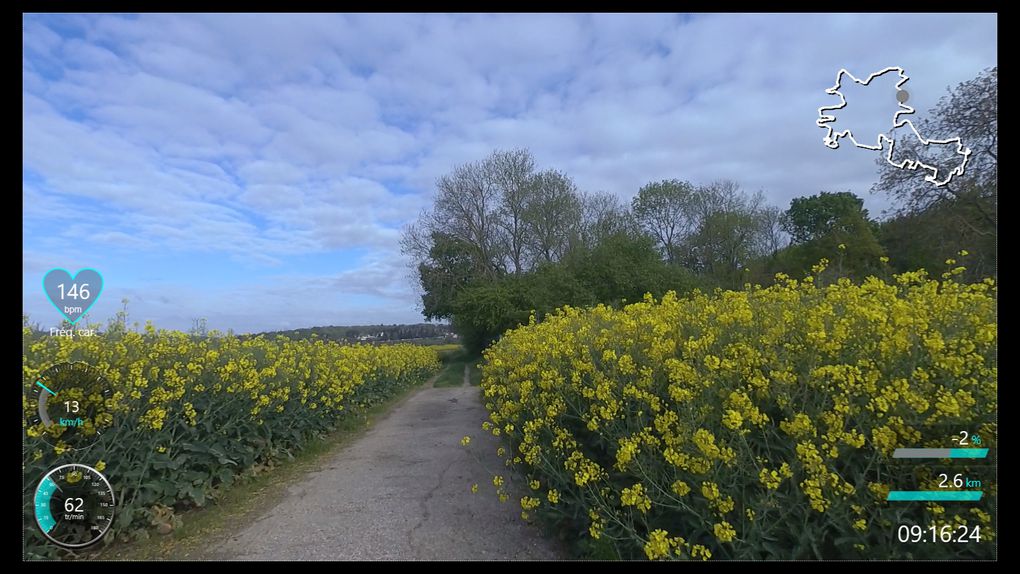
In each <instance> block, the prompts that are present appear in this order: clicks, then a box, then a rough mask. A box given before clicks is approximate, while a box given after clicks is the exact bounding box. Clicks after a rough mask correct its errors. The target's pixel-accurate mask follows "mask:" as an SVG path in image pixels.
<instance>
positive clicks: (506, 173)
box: [485, 149, 535, 273]
mask: <svg viewBox="0 0 1020 574" xmlns="http://www.w3.org/2000/svg"><path fill="white" fill-rule="evenodd" d="M485 166H486V170H487V172H488V175H489V177H490V178H491V179H492V182H493V184H494V185H495V186H496V188H497V190H498V192H499V208H498V209H499V217H498V219H497V220H496V221H497V224H498V225H499V227H500V231H501V242H502V243H503V250H504V251H505V253H506V256H507V257H508V259H509V266H510V267H511V268H512V270H513V272H514V273H520V272H521V271H524V256H525V249H526V246H527V243H528V241H527V233H528V229H527V225H526V222H525V212H526V211H527V209H528V205H529V203H530V202H531V201H532V198H533V196H534V194H535V179H534V171H535V158H534V157H532V155H531V152H529V151H528V150H526V149H514V150H510V151H499V150H497V151H495V152H493V153H492V155H491V156H489V158H488V159H487V160H486V161H485Z"/></svg>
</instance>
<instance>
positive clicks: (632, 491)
mask: <svg viewBox="0 0 1020 574" xmlns="http://www.w3.org/2000/svg"><path fill="white" fill-rule="evenodd" d="M620 502H621V503H622V504H623V505H624V506H633V507H635V508H637V509H638V510H640V511H641V512H648V510H649V509H651V508H652V501H651V499H650V498H648V496H647V495H646V494H645V487H644V486H642V485H641V483H640V482H639V483H637V484H635V485H634V486H631V487H629V488H624V489H623V491H622V492H621V493H620Z"/></svg>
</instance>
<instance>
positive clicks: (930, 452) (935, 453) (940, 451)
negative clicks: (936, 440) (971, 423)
mask: <svg viewBox="0 0 1020 574" xmlns="http://www.w3.org/2000/svg"><path fill="white" fill-rule="evenodd" d="M986 456H988V449H987V448H898V449H896V450H894V451H893V455H892V457H893V458H985V457H986Z"/></svg>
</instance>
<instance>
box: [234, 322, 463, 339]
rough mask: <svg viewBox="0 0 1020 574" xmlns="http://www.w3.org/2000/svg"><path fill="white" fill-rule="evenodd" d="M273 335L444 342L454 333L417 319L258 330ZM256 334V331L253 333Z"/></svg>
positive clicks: (444, 326)
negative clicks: (413, 322)
mask: <svg viewBox="0 0 1020 574" xmlns="http://www.w3.org/2000/svg"><path fill="white" fill-rule="evenodd" d="M259 334H260V335H265V336H269V337H273V336H276V335H283V336H284V337H288V338H290V339H295V340H298V339H309V338H311V337H313V336H317V337H318V338H320V339H322V340H325V341H338V342H357V341H365V342H368V341H371V342H387V341H405V340H409V339H435V340H436V341H435V342H442V341H446V340H449V339H451V338H452V337H453V329H452V328H451V327H450V326H449V325H445V324H438V323H418V324H416V325H353V326H340V327H337V326H329V327H308V328H304V329H291V330H289V331H266V332H264V333H259ZM251 336H255V335H251Z"/></svg>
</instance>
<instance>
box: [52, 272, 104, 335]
mask: <svg viewBox="0 0 1020 574" xmlns="http://www.w3.org/2000/svg"><path fill="white" fill-rule="evenodd" d="M43 291H45V292H46V298H48V299H49V300H50V303H52V304H53V306H54V307H56V308H57V311H60V314H61V315H63V316H64V317H65V318H66V319H67V320H68V321H69V322H70V323H71V324H72V325H74V324H75V323H77V322H78V319H81V317H82V315H84V314H85V313H88V312H89V309H91V308H92V306H93V305H95V304H96V300H97V299H99V295H100V293H102V292H103V276H102V275H100V274H99V272H98V271H96V270H95V269H91V268H85V269H79V270H78V272H77V273H75V274H74V276H73V277H72V276H71V273H70V272H68V271H67V270H66V269H61V268H59V267H58V268H56V269H50V270H49V271H47V272H46V275H44V276H43Z"/></svg>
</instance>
